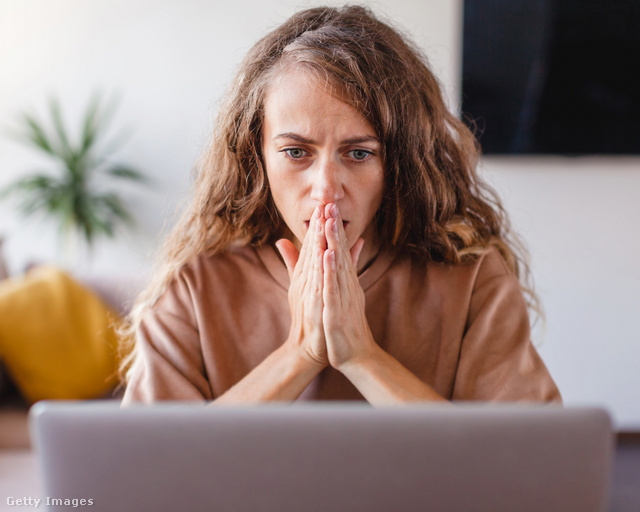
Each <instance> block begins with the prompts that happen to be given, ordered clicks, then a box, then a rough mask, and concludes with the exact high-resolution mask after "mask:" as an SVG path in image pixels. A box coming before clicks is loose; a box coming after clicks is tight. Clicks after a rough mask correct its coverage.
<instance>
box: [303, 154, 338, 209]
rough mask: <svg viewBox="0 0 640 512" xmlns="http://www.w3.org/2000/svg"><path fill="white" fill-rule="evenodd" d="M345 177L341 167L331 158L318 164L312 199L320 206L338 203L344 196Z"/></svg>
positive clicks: (321, 160)
mask: <svg viewBox="0 0 640 512" xmlns="http://www.w3.org/2000/svg"><path fill="white" fill-rule="evenodd" d="M342 181H343V177H342V173H341V171H340V167H339V165H338V164H337V163H336V162H334V161H333V160H332V159H331V158H322V159H319V160H318V162H317V168H316V169H315V172H314V173H313V184H312V186H311V199H313V200H314V201H317V202H318V203H319V204H328V203H336V202H338V201H339V200H340V199H342V197H343V196H344V187H343V183H342Z"/></svg>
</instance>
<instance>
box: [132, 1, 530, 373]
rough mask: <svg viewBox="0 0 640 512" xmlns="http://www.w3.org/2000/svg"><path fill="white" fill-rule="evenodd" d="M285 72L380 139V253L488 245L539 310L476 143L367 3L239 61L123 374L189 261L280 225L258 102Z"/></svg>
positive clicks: (267, 43) (270, 39) (312, 13)
mask: <svg viewBox="0 0 640 512" xmlns="http://www.w3.org/2000/svg"><path fill="white" fill-rule="evenodd" d="M292 65H293V66H301V67H304V69H306V70H308V71H311V72H312V73H314V74H316V75H317V76H318V77H320V78H323V79H324V80H325V81H326V84H327V85H328V87H329V88H330V90H331V91H333V92H334V93H335V94H336V95H337V96H338V97H339V98H340V99H341V100H343V101H345V102H347V103H349V104H350V105H351V106H353V107H354V108H356V109H357V110H358V111H360V112H361V113H362V114H363V115H364V117H365V118H366V119H367V120H368V121H369V123H370V124H371V126H372V127H373V128H374V130H375V132H376V133H377V135H378V136H379V138H380V141H381V145H382V158H383V162H384V169H385V177H384V180H385V183H384V193H383V199H382V204H381V206H380V209H379V211H378V213H377V214H376V219H375V221H376V225H377V229H378V234H379V239H380V240H381V241H382V244H383V247H385V248H387V249H393V250H398V251H411V252H413V253H414V254H416V255H419V256H421V257H423V258H424V259H425V260H431V261H438V262H446V263H450V264H463V263H467V262H471V261H473V260H475V259H476V258H477V256H478V255H480V254H482V253H483V252H485V251H486V249H487V248H488V247H489V246H494V247H496V248H497V249H498V250H499V252H500V254H501V255H502V257H503V258H504V260H505V262H506V263H507V265H508V267H509V269H511V270H512V271H513V272H514V273H515V274H516V275H517V276H518V277H519V278H520V281H521V283H523V291H524V292H525V296H526V298H527V302H528V305H529V306H530V308H531V309H532V310H533V311H536V312H540V309H539V304H538V300H537V297H536V296H535V294H534V293H533V292H532V291H531V288H530V287H528V286H527V285H526V284H527V282H528V279H529V278H530V274H529V271H528V267H527V264H526V253H525V252H524V250H523V248H522V246H521V244H520V243H519V242H518V241H517V240H516V239H515V238H514V237H513V235H511V234H510V229H509V223H508V220H507V216H506V214H505V211H504V209H503V208H502V205H501V203H500V201H499V199H498V198H497V196H496V194H495V193H494V192H493V191H492V190H491V189H490V188H489V187H487V186H486V185H485V184H483V183H482V182H481V181H480V179H479V178H478V176H477V174H476V166H477V162H478V157H479V150H478V145H477V142H476V139H475V137H474V135H473V134H472V133H471V131H470V130H469V129H468V128H467V127H466V126H465V125H464V124H463V123H462V122H461V121H460V120H458V119H457V118H456V117H455V116H454V115H453V114H451V113H450V112H449V110H448V109H447V107H446V105H445V103H444V100H443V97H442V93H441V91H440V87H439V85H438V82H437V80H436V78H435V76H434V75H433V73H431V71H430V70H429V67H428V65H427V60H426V58H425V57H424V55H422V53H421V52H420V50H419V49H418V48H417V47H415V46H414V45H413V44H412V43H411V42H409V40H408V39H407V38H406V37H403V36H402V35H401V34H400V33H399V32H397V31H396V30H394V29H393V28H391V27H390V26H389V25H388V24H386V23H383V22H382V21H380V20H379V19H377V18H376V17H375V16H374V15H373V14H372V13H371V11H370V10H369V9H367V8H364V7H359V6H347V7H343V8H325V7H322V8H313V9H308V10H304V11H301V12H298V13H297V14H295V15H293V16H292V17H291V18H289V19H288V20H287V21H286V22H285V23H283V24H282V25H281V26H280V27H278V28H276V29H275V30H273V31H272V32H270V33H269V34H267V35H266V36H265V37H263V38H262V39H261V40H260V41H258V43H256V44H255V45H254V46H253V47H252V48H251V50H250V51H249V53H248V54H247V56H246V57H245V58H244V60H243V62H242V64H241V66H240V68H239V71H238V73H237V75H236V77H235V79H234V80H233V82H232V83H231V86H230V87H229V89H228V92H227V96H226V99H225V101H224V103H223V105H222V107H221V109H220V112H219V115H218V119H217V122H216V125H215V128H214V133H213V138H212V142H211V144H210V146H209V148H208V149H207V151H206V152H205V154H204V155H203V157H202V159H201V161H200V163H199V165H198V166H197V169H196V171H197V174H196V179H195V185H194V186H195V190H194V196H193V199H192V201H191V202H190V204H189V205H188V207H187V208H186V210H185V211H184V213H183V214H182V216H181V218H180V219H179V221H178V222H177V224H176V226H175V227H174V229H173V231H172V232H171V234H170V235H169V237H168V238H167V240H166V242H165V244H164V246H163V249H162V252H161V257H160V260H159V263H160V266H159V269H158V272H156V274H155V277H154V280H153V281H152V283H151V284H150V286H149V287H148V289H147V290H146V291H145V292H143V293H142V294H141V295H140V297H138V301H137V304H136V306H135V307H134V309H133V311H132V313H131V315H130V317H129V323H128V325H127V326H126V327H125V328H124V329H122V332H123V334H124V335H125V340H126V341H125V343H124V347H125V350H126V351H127V352H128V356H127V357H126V358H125V360H124V363H123V369H124V368H126V367H127V365H128V364H130V363H131V361H132V360H133V358H134V356H135V354H134V352H133V351H131V347H132V346H133V333H134V332H135V329H136V328H137V326H138V325H139V323H140V320H141V317H142V315H143V313H144V311H145V310H146V309H148V308H149V307H151V306H152V305H153V304H154V302H155V301H156V300H157V299H158V297H159V296H160V295H161V293H162V292H163V291H164V290H165V289H166V287H167V285H168V283H169V281H170V280H171V278H172V276H173V274H174V273H175V272H176V271H177V270H178V269H179V268H180V267H181V266H182V265H184V264H185V263H186V262H187V261H188V260H189V259H191V258H192V257H194V256H195V255H197V254H200V253H207V254H215V253H219V252H221V251H224V250H225V249H227V248H228V247H230V246H231V245H233V244H251V245H255V246H259V245H263V244H265V243H270V242H273V241H275V240H276V239H277V238H279V237H280V236H281V234H282V232H283V230H284V228H285V225H284V221H283V220H282V218H281V217H280V214H279V213H278V211H277V209H276V207H275V205H274V203H273V200H272V198H271V194H270V192H269V184H268V181H267V176H266V172H265V169H264V164H263V161H262V156H261V136H262V115H263V110H262V107H263V101H264V97H265V92H266V90H267V87H268V85H269V84H270V83H271V82H272V80H273V79H274V77H276V76H277V75H278V73H282V72H286V70H287V69H288V68H289V67H290V66H292Z"/></svg>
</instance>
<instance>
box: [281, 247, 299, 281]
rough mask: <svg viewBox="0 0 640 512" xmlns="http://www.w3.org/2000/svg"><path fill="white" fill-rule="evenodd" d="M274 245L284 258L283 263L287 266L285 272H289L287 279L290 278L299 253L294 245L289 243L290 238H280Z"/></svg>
mask: <svg viewBox="0 0 640 512" xmlns="http://www.w3.org/2000/svg"><path fill="white" fill-rule="evenodd" d="M276 247H277V248H278V251H279V252H280V255H281V256H282V259H283V260H284V264H285V265H286V267H287V272H289V280H291V276H292V275H293V269H294V268H296V263H298V257H299V256H300V253H299V252H298V249H296V246H295V245H293V244H292V243H291V241H290V240H287V239H286V238H281V239H280V240H278V241H277V242H276Z"/></svg>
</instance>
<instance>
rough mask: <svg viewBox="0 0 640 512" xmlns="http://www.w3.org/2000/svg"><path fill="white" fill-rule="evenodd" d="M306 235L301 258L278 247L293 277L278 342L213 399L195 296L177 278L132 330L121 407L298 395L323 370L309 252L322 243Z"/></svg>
mask: <svg viewBox="0 0 640 512" xmlns="http://www.w3.org/2000/svg"><path fill="white" fill-rule="evenodd" d="M309 231H310V234H308V236H307V237H306V238H305V242H304V244H303V247H302V251H301V253H300V254H299V255H298V253H297V250H295V248H293V249H292V251H293V252H291V251H289V250H288V249H290V248H289V247H288V246H286V247H284V252H285V253H286V254H287V256H289V259H288V260H287V263H288V266H289V268H290V277H291V287H290V290H289V306H290V310H291V329H290V333H289V336H288V338H287V340H286V341H285V342H284V344H283V345H281V346H280V347H279V348H278V349H276V350H274V351H273V352H272V353H271V354H269V355H268V356H267V357H266V358H265V359H264V360H263V361H262V362H260V364H258V365H257V366H256V367H255V368H253V370H251V371H250V372H249V373H248V374H247V375H245V376H244V377H243V378H242V379H241V380H240V381H239V382H237V383H235V384H234V385H233V386H232V387H231V388H230V389H228V390H226V392H224V393H222V394H220V395H219V396H213V395H212V390H211V385H210V383H209V380H208V376H207V373H206V370H205V365H204V361H203V355H202V347H201V337H200V333H199V332H198V321H197V318H196V315H195V312H194V302H193V297H192V296H191V292H190V289H189V285H188V284H187V282H186V280H185V279H184V276H182V275H181V274H179V275H177V276H176V277H175V278H174V280H173V281H172V283H171V284H170V286H169V289H168V290H167V292H165V294H164V295H163V297H162V298H161V299H160V300H159V301H158V302H157V303H156V305H155V306H154V307H153V308H152V309H151V310H149V311H148V312H147V313H146V315H145V318H144V319H143V321H142V323H141V325H140V328H139V329H138V332H137V342H136V350H137V355H136V360H135V363H134V366H133V369H132V374H131V378H130V379H129V383H128V385H127V390H126V392H125V396H124V399H123V405H129V404H130V403H132V402H143V403H151V402H155V401H158V400H197V401H211V400H214V403H221V404H222V403H257V402H263V401H272V400H293V399H295V398H297V397H298V396H299V395H300V393H301V392H302V391H303V390H304V389H305V388H306V387H307V385H308V384H309V382H311V380H312V379H313V378H314V377H315V376H316V375H317V374H318V373H319V372H320V371H321V370H322V369H323V368H325V367H326V366H327V365H328V361H327V359H326V348H325V340H324V332H323V330H322V323H321V315H322V296H321V294H320V293H315V294H314V293H313V290H314V289H316V288H318V286H317V281H318V279H321V276H322V273H321V269H320V268H318V265H317V263H316V264H314V263H313V260H312V255H313V253H314V251H313V249H314V248H317V249H320V247H315V244H322V242H323V240H324V238H323V236H319V235H317V234H316V233H315V232H313V231H311V230H309ZM320 261H321V260H320Z"/></svg>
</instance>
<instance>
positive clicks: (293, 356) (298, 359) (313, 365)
mask: <svg viewBox="0 0 640 512" xmlns="http://www.w3.org/2000/svg"><path fill="white" fill-rule="evenodd" d="M279 350H281V351H282V352H283V353H284V354H285V357H286V358H287V359H288V360H289V364H290V365H291V366H292V367H295V368H298V369H299V370H300V371H302V372H311V373H313V372H315V373H316V374H317V373H320V372H321V371H322V370H324V369H325V368H326V367H327V366H328V365H329V363H328V362H326V361H323V360H321V359H320V358H318V357H317V356H315V355H314V354H312V353H310V352H309V350H307V349H306V348H305V347H304V346H303V345H302V344H301V343H296V342H294V341H292V340H291V339H287V340H286V341H285V342H284V344H283V345H282V346H281V347H280V349H279Z"/></svg>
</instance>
